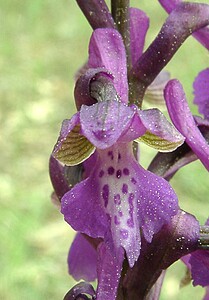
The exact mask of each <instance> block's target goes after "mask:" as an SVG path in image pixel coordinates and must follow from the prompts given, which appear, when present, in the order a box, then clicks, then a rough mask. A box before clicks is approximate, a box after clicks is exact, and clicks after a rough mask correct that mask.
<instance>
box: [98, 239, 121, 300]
mask: <svg viewBox="0 0 209 300" xmlns="http://www.w3.org/2000/svg"><path fill="white" fill-rule="evenodd" d="M120 252H121V253H120V256H119V258H118V257H116V256H114V254H113V253H112V252H111V251H110V249H109V248H108V245H107V244H105V243H101V244H100V245H99V247H98V255H99V259H98V287H97V298H96V299H97V300H104V299H105V300H115V299H116V296H117V288H118V284H119V280H120V276H121V269H122V263H123V259H124V255H123V251H122V249H121V251H120Z"/></svg>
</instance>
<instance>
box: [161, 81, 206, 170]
mask: <svg viewBox="0 0 209 300" xmlns="http://www.w3.org/2000/svg"><path fill="white" fill-rule="evenodd" d="M165 100H166V105H167V108H168V112H169V114H170V117H171V120H172V122H173V124H174V125H175V126H176V128H177V129H178V130H179V131H180V132H181V133H182V135H183V136H184V137H185V138H186V143H187V144H188V145H189V147H190V148H191V149H192V150H193V152H194V153H195V154H196V155H197V157H198V158H199V159H200V161H201V162H202V163H203V165H204V166H205V168H206V169H207V170H209V145H208V143H207V141H206V140H205V138H204V137H203V135H202V134H201V132H200V130H199V129H198V126H197V124H196V122H195V119H194V117H193V116H192V113H191V111H190V109H189V106H188V103H187V101H186V96H185V94H184V91H183V87H182V85H181V84H180V82H179V81H178V80H170V81H169V82H168V84H167V85H166V87H165Z"/></svg>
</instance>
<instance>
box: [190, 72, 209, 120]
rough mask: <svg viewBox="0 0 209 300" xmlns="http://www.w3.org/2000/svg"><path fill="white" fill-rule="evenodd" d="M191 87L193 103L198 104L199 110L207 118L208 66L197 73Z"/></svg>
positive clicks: (208, 107) (208, 116) (208, 108)
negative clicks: (192, 88)
mask: <svg viewBox="0 0 209 300" xmlns="http://www.w3.org/2000/svg"><path fill="white" fill-rule="evenodd" d="M193 87H194V103H195V104H197V105H198V109H199V112H200V113H201V114H203V116H204V117H205V118H206V119H208V120H209V92H208V91H209V68H208V69H205V70H203V71H201V72H200V73H199V74H198V76H197V77H196V78H195V81H194V83H193Z"/></svg>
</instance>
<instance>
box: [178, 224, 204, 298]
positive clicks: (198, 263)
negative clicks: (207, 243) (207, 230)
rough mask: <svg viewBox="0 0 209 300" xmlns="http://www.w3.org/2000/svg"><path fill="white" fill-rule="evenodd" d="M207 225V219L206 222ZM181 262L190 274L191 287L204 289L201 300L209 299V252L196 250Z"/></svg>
mask: <svg viewBox="0 0 209 300" xmlns="http://www.w3.org/2000/svg"><path fill="white" fill-rule="evenodd" d="M205 225H206V226H207V225H209V219H208V220H207V221H206V224H205ZM182 261H183V262H184V263H185V265H186V266H187V268H188V269H189V270H190V272H191V276H192V279H193V285H194V286H197V285H200V286H202V287H206V294H205V297H204V299H203V300H208V299H209V250H197V251H194V252H192V253H191V254H188V255H186V256H183V257H182Z"/></svg>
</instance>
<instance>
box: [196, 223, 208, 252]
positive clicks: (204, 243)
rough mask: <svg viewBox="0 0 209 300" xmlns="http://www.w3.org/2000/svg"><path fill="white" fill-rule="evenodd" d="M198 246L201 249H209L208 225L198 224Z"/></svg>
mask: <svg viewBox="0 0 209 300" xmlns="http://www.w3.org/2000/svg"><path fill="white" fill-rule="evenodd" d="M198 247H199V248H200V249H202V250H209V226H206V225H204V226H200V238H199V245H198Z"/></svg>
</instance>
